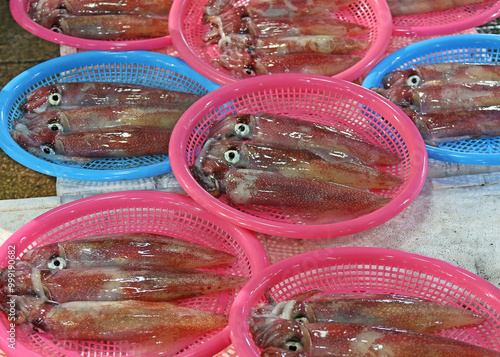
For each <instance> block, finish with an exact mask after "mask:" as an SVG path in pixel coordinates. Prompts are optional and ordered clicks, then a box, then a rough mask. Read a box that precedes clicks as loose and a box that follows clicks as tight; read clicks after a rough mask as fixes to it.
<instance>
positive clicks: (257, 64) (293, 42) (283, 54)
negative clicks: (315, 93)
mask: <svg viewBox="0 0 500 357" xmlns="http://www.w3.org/2000/svg"><path fill="white" fill-rule="evenodd" d="M354 2H355V0H321V1H304V0H291V1H290V0H272V1H264V0H250V1H249V3H248V4H247V5H242V6H236V4H235V3H236V1H234V0H210V1H209V2H208V3H207V4H206V6H205V7H204V8H203V21H204V23H207V24H208V25H209V29H208V30H207V31H206V32H205V33H204V34H202V40H203V41H205V42H206V44H207V45H209V44H213V43H216V44H217V45H218V46H217V50H218V55H219V57H218V58H216V59H214V65H215V66H216V67H218V68H222V69H225V70H229V71H230V73H231V75H232V76H233V77H235V78H246V77H251V76H256V75H265V74H274V73H288V72H290V73H310V74H320V75H325V76H333V75H336V74H338V73H340V72H342V71H344V70H346V69H348V68H350V67H352V66H353V65H354V64H356V63H357V62H358V61H359V60H361V58H362V57H363V54H364V53H365V50H367V49H368V48H369V47H370V44H371V42H370V41H369V40H368V35H369V32H370V29H369V28H368V27H366V26H364V25H361V24H357V23H354V22H348V21H341V20H339V19H336V18H335V17H333V15H332V13H334V12H336V11H337V10H339V9H341V8H344V7H346V6H349V5H351V4H352V3H354Z"/></svg>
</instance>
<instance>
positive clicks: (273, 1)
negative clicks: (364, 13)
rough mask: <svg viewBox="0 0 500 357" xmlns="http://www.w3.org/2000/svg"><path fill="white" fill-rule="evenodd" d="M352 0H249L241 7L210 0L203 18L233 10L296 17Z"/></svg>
mask: <svg viewBox="0 0 500 357" xmlns="http://www.w3.org/2000/svg"><path fill="white" fill-rule="evenodd" d="M353 2H354V0H333V1H332V0H250V2H249V3H248V4H247V5H245V6H244V9H243V10H242V9H241V8H242V7H236V8H235V7H234V5H235V3H236V1H234V0H210V1H209V2H208V3H207V5H206V6H204V7H203V14H204V15H203V18H204V19H205V20H206V19H208V18H209V17H210V16H214V15H219V14H223V15H226V14H230V15H231V13H232V12H233V11H238V12H240V13H241V12H242V13H244V14H245V15H246V16H250V17H261V18H266V17H298V16H308V15H319V14H324V13H327V12H333V11H337V10H338V9H340V8H342V7H345V6H349V5H350V4H352V3H353Z"/></svg>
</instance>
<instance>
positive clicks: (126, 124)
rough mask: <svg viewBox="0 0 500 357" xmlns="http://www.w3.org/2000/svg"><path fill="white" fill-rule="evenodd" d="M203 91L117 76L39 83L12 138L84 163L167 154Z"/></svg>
mask: <svg viewBox="0 0 500 357" xmlns="http://www.w3.org/2000/svg"><path fill="white" fill-rule="evenodd" d="M199 98H200V95H199V94H194V93H185V92H180V91H173V90H166V89H160V88H154V87H148V86H144V85H137V84H127V83H115V82H109V83H106V82H68V83H56V84H52V85H48V86H43V87H40V88H38V89H35V90H34V91H33V92H31V93H30V94H28V96H27V97H26V101H25V103H24V105H23V106H22V107H21V111H22V116H20V117H19V118H16V119H14V120H13V122H12V126H13V129H12V130H11V136H12V138H13V139H14V140H15V141H16V142H17V143H18V144H19V145H20V146H21V147H23V148H24V149H25V150H27V151H29V152H30V153H32V154H33V155H35V156H38V157H42V158H46V159H50V160H58V161H62V162H77V163H85V162H88V161H92V160H98V159H107V158H123V157H139V156H147V155H168V145H169V141H170V136H171V134H172V130H173V128H174V126H175V124H176V123H177V121H178V119H179V118H180V117H181V115H182V114H183V113H184V111H185V110H186V109H187V108H188V107H189V106H190V105H191V104H193V103H194V102H195V101H196V100H198V99H199Z"/></svg>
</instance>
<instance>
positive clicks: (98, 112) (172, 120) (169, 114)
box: [11, 104, 187, 147]
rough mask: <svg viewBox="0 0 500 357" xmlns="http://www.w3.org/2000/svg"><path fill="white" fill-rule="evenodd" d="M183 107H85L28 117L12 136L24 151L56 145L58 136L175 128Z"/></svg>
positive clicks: (19, 124) (19, 120)
mask: <svg viewBox="0 0 500 357" xmlns="http://www.w3.org/2000/svg"><path fill="white" fill-rule="evenodd" d="M186 108H187V107H186V106H183V105H174V104H172V105H168V106H167V105H165V106H151V107H150V106H132V105H116V106H114V105H113V106H107V105H104V106H83V107H74V108H59V109H48V110H45V111H43V112H40V113H26V114H24V116H23V117H21V118H19V119H16V120H14V122H13V124H14V130H13V131H12V132H11V136H12V137H13V138H14V139H15V140H16V141H17V142H18V143H20V145H22V146H23V147H40V146H42V145H47V144H51V145H52V146H53V145H54V140H55V138H56V134H57V133H58V132H62V133H67V132H78V131H80V132H81V131H88V130H93V129H100V128H103V129H104V128H119V127H124V126H136V127H143V126H144V127H151V128H155V127H158V128H165V129H170V130H173V128H174V125H175V124H176V123H177V121H178V119H179V118H180V117H181V115H182V114H183V113H184V111H185V110H186Z"/></svg>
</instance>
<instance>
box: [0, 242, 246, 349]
mask: <svg viewBox="0 0 500 357" xmlns="http://www.w3.org/2000/svg"><path fill="white" fill-rule="evenodd" d="M235 262H237V257H236V256H234V255H232V254H229V253H226V252H224V251H221V250H218V249H213V248H210V247H207V246H204V245H199V244H196V243H192V242H188V241H184V240H181V239H178V238H173V237H169V236H163V235H157V234H149V233H130V234H112V235H102V236H92V237H83V238H78V239H74V240H67V241H61V242H57V243H52V244H47V245H44V246H40V247H35V248H33V249H31V250H29V251H28V252H26V253H25V254H24V255H23V256H22V257H21V258H20V259H19V260H16V261H15V264H14V265H12V266H9V267H7V268H4V269H3V270H1V272H0V291H1V292H2V294H1V296H2V301H1V305H0V306H1V307H2V310H3V311H4V313H5V314H9V321H12V320H13V319H11V317H12V316H11V315H12V306H15V311H16V316H15V323H16V324H17V325H19V327H21V328H24V329H27V330H31V329H35V331H38V332H43V333H47V334H50V336H51V337H52V338H54V339H60V340H87V341H89V340H93V341H126V342H129V343H143V344H144V343H146V344H149V343H153V344H154V345H156V346H161V349H162V350H163V351H164V352H168V354H169V355H171V354H174V353H176V352H177V351H179V350H180V349H182V348H185V347H186V346H187V345H189V344H190V343H192V342H193V341H194V340H196V339H197V338H199V337H200V336H202V335H203V334H205V333H207V332H209V331H212V330H214V329H219V328H222V327H224V326H225V325H227V322H228V317H227V315H226V314H223V313H217V312H212V311H205V310H201V309H197V308H195V307H186V306H182V304H179V302H182V301H184V300H182V299H187V298H192V297H196V296H200V295H207V294H213V293H218V292H221V291H224V290H228V289H233V288H236V287H238V286H240V285H242V284H244V283H245V282H246V281H247V278H246V277H244V276H237V275H231V274H223V273H220V271H221V270H220V269H224V270H227V269H228V268H229V267H230V266H231V265H232V264H234V263H235Z"/></svg>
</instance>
